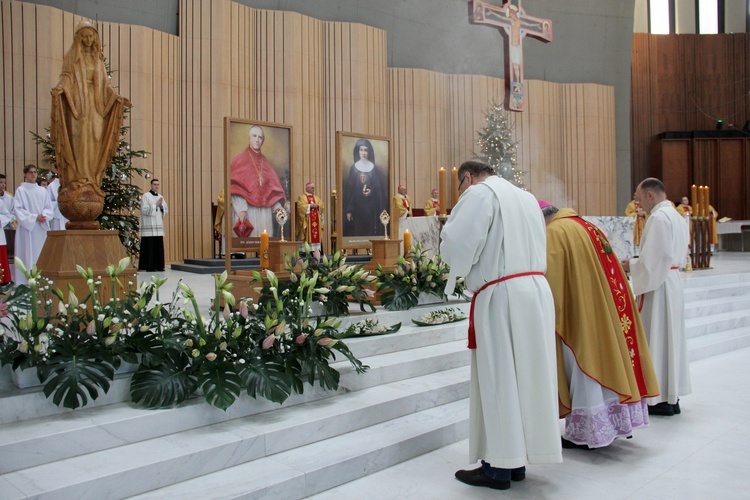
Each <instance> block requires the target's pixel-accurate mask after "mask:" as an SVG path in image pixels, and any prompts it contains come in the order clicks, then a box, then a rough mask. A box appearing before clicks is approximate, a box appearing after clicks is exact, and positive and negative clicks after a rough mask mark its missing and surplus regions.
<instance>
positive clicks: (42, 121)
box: [0, 1, 180, 260]
mask: <svg viewBox="0 0 750 500" xmlns="http://www.w3.org/2000/svg"><path fill="white" fill-rule="evenodd" d="M0 16H1V21H0V23H1V24H0V26H1V27H2V36H1V37H0V39H1V40H2V53H3V64H2V77H1V78H2V82H3V86H2V102H3V113H2V117H0V160H2V162H3V165H4V166H5V174H6V176H7V177H8V187H9V190H10V191H14V190H15V186H17V185H18V184H20V183H21V182H23V173H22V169H23V165H25V164H27V163H35V164H39V165H41V160H42V158H41V156H40V152H39V151H38V148H37V146H36V145H35V144H34V141H33V139H32V137H31V135H30V134H29V131H34V132H36V133H39V134H41V135H43V134H44V133H45V131H44V129H45V128H47V127H49V124H50V111H51V99H50V89H52V87H54V86H55V85H56V84H57V82H58V79H59V75H60V70H61V68H62V61H63V57H64V55H65V52H66V51H67V50H68V48H70V44H71V43H72V41H73V34H74V29H75V26H76V24H77V23H78V21H80V19H81V18H80V17H79V16H75V15H73V14H71V13H68V12H64V11H61V10H58V9H54V8H51V7H46V6H40V5H34V4H28V3H22V2H10V1H3V2H0ZM99 33H100V36H101V42H102V47H103V50H104V56H105V58H106V60H107V62H108V63H109V65H110V67H111V68H112V69H113V74H112V85H113V86H115V87H116V88H117V89H118V92H119V93H120V94H122V95H124V96H126V97H128V98H129V99H130V100H131V101H132V102H133V103H135V108H134V109H133V112H132V113H131V114H130V118H129V121H128V122H126V124H127V125H130V126H131V129H130V133H129V137H128V141H129V142H130V143H131V144H132V145H133V147H135V148H138V149H145V150H147V151H152V152H153V154H152V155H150V156H149V157H148V158H139V159H137V160H135V161H136V162H138V164H139V166H145V167H148V168H151V169H153V170H154V173H155V175H156V176H157V177H161V178H162V179H163V181H162V185H163V186H164V193H165V196H166V197H167V200H168V201H169V202H170V203H172V201H173V200H176V199H177V198H178V193H179V191H178V190H176V189H175V185H174V183H173V179H177V178H179V177H180V176H178V175H177V172H178V169H179V163H180V162H179V158H180V149H179V147H178V145H179V142H178V141H177V140H176V134H177V130H178V124H179V106H178V103H177V95H178V94H177V90H178V85H177V71H176V70H177V68H178V66H179V58H178V57H177V53H176V48H177V38H176V37H174V36H171V35H167V34H164V33H161V32H156V31H154V30H151V29H147V28H143V27H139V26H129V25H122V24H116V23H100V24H99ZM147 185H148V181H146V182H144V188H146V189H147V187H146V186H147ZM175 227H176V225H175V224H174V219H172V218H170V217H168V218H167V220H166V230H167V232H168V234H169V235H170V236H172V235H174V234H175V232H176V229H175ZM178 246H179V245H171V244H170V245H168V248H167V251H168V253H167V259H168V260H176V259H177V258H180V257H179V256H178V252H177V251H176V248H178Z"/></svg>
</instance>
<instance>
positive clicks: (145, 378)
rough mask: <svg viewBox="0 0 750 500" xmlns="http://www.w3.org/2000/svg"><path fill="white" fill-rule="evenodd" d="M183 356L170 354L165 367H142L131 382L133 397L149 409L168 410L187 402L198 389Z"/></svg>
mask: <svg viewBox="0 0 750 500" xmlns="http://www.w3.org/2000/svg"><path fill="white" fill-rule="evenodd" d="M185 359H186V358H185V357H184V356H181V355H180V354H179V353H175V352H168V353H167V355H166V356H165V357H164V359H163V361H162V363H160V364H157V365H154V366H148V365H147V364H145V363H142V364H141V366H140V368H138V371H136V372H135V373H134V374H133V379H132V380H131V382H130V397H131V398H132V399H133V402H134V403H137V404H142V405H144V406H145V407H147V408H166V407H170V406H174V405H177V404H179V403H182V402H183V401H185V400H186V399H187V398H188V397H190V395H191V394H192V393H193V392H195V389H196V388H197V387H198V381H197V377H196V376H195V375H194V374H193V373H192V370H191V368H190V364H189V363H186V362H185Z"/></svg>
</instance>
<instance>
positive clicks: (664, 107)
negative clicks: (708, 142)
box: [631, 33, 750, 186]
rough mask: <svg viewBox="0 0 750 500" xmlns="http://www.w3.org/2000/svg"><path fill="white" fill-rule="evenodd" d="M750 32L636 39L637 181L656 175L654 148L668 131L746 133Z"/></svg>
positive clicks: (633, 79)
mask: <svg viewBox="0 0 750 500" xmlns="http://www.w3.org/2000/svg"><path fill="white" fill-rule="evenodd" d="M749 54H750V34H747V33H733V34H720V35H649V34H643V33H636V34H635V35H634V38H633V57H632V61H633V62H632V71H631V148H632V154H631V161H632V182H633V186H635V185H637V183H638V182H640V180H642V179H643V178H645V177H648V176H651V175H655V169H656V168H658V165H653V164H652V163H651V161H650V155H649V150H650V148H651V144H652V143H654V142H655V141H656V140H657V135H658V134H660V133H662V132H666V131H692V130H711V129H714V128H715V126H716V121H717V120H718V119H722V120H723V122H724V128H736V129H741V128H742V126H743V124H744V123H745V121H746V120H748V119H750V67H749V66H748V64H747V60H748V55H749Z"/></svg>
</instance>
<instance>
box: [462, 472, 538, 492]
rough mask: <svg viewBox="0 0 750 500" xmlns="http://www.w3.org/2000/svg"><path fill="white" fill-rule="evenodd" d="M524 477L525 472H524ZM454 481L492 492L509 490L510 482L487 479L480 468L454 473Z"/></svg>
mask: <svg viewBox="0 0 750 500" xmlns="http://www.w3.org/2000/svg"><path fill="white" fill-rule="evenodd" d="M525 476H526V472H524V477H525ZM456 479H458V480H459V481H461V482H462V483H465V484H468V485H471V486H484V487H486V488H492V489H493V490H507V489H508V488H510V481H498V480H496V479H492V478H490V477H487V476H486V475H485V473H484V471H483V470H482V468H481V467H479V468H478V469H473V470H459V471H456Z"/></svg>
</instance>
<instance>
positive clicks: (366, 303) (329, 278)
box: [254, 243, 377, 316]
mask: <svg viewBox="0 0 750 500" xmlns="http://www.w3.org/2000/svg"><path fill="white" fill-rule="evenodd" d="M284 261H285V267H286V270H287V272H289V280H284V281H283V282H280V283H279V284H278V287H277V296H278V299H279V300H281V301H282V302H289V301H290V300H291V299H293V298H294V297H296V296H297V295H298V294H299V293H298V290H299V288H300V287H301V286H303V285H302V283H303V281H304V278H307V279H308V280H309V279H311V278H312V277H313V276H317V280H316V283H317V285H318V288H321V290H322V289H325V292H317V293H313V294H312V296H311V297H310V301H309V302H310V303H311V304H312V303H319V304H321V305H322V307H323V309H324V311H325V314H327V315H330V316H347V315H349V298H350V297H351V298H352V299H353V300H354V301H356V302H357V303H358V304H359V309H360V310H361V311H362V312H365V308H368V309H369V310H370V312H375V306H374V305H373V304H372V303H371V302H370V300H371V299H372V298H373V297H374V296H375V292H374V291H373V290H372V289H371V288H372V283H373V282H375V281H376V280H377V277H376V276H375V275H374V274H371V273H370V272H369V271H365V270H364V269H363V267H362V266H361V265H351V264H347V263H346V256H344V255H341V252H336V253H335V254H334V255H325V254H322V255H321V253H320V252H318V251H317V250H316V251H314V252H311V251H310V247H309V246H308V244H307V243H305V252H304V253H300V252H295V253H294V254H292V255H286V256H285V257H284ZM254 276H255V279H256V280H257V281H261V275H260V273H257V272H256V273H255V274H254ZM257 291H258V292H259V293H260V299H259V301H260V303H261V305H263V304H265V302H266V301H268V300H276V296H274V295H273V294H272V293H270V289H269V286H268V285H266V286H264V287H261V288H260V289H258V290H257Z"/></svg>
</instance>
